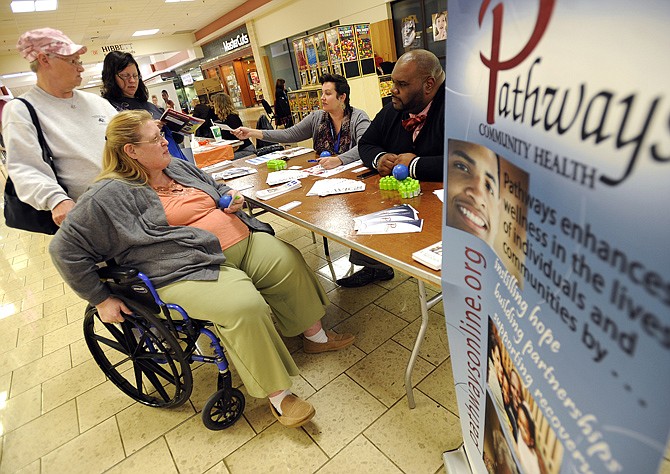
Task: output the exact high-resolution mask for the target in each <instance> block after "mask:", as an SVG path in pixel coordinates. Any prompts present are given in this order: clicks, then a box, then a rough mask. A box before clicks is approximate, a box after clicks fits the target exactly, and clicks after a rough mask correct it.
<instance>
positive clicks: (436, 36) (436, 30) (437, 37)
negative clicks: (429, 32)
mask: <svg viewBox="0 0 670 474" xmlns="http://www.w3.org/2000/svg"><path fill="white" fill-rule="evenodd" d="M432 19H433V41H445V40H446V39H447V24H448V20H449V16H448V12H447V11H446V10H445V11H443V12H438V13H433V16H432Z"/></svg>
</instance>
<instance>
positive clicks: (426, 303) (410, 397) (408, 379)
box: [405, 280, 442, 408]
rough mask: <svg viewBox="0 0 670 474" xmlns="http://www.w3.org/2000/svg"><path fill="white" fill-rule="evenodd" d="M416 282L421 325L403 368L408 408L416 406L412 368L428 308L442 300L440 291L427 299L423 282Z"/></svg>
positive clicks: (426, 318)
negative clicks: (404, 368)
mask: <svg viewBox="0 0 670 474" xmlns="http://www.w3.org/2000/svg"><path fill="white" fill-rule="evenodd" d="M418 282H419V303H420V304H421V327H420V328H419V333H418V334H417V335H416V341H414V348H413V349H412V355H410V357H409V362H408V363H407V369H406V370H405V391H406V392H407V403H408V404H409V407H410V408H414V407H415V406H416V403H415V402H414V393H413V392H412V371H413V370H414V364H415V363H416V358H417V357H418V356H419V350H420V349H421V343H422V342H423V338H424V337H425V336H426V329H428V310H429V309H430V308H432V307H433V306H435V305H436V304H437V303H439V302H440V301H442V293H439V294H437V295H435V296H433V297H432V298H431V299H430V300H429V299H428V297H427V296H426V286H425V284H424V283H423V281H421V280H418Z"/></svg>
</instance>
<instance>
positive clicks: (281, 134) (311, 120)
mask: <svg viewBox="0 0 670 474" xmlns="http://www.w3.org/2000/svg"><path fill="white" fill-rule="evenodd" d="M327 113H328V112H324V111H323V110H316V111H314V112H312V113H310V114H309V115H308V116H307V117H305V118H304V119H302V120H301V121H300V122H298V123H297V124H295V125H294V126H292V127H290V128H287V129H284V130H263V140H265V141H268V142H276V143H296V142H300V141H302V140H308V139H310V138H311V139H312V140H314V138H315V137H316V133H317V131H318V130H319V124H320V123H321V119H322V117H323V114H327ZM369 126H370V118H369V117H368V114H366V113H365V112H364V111H362V110H361V109H353V111H352V112H351V125H350V129H351V148H350V149H349V150H347V151H345V152H344V153H342V154H341V155H338V157H339V159H340V160H342V164H344V165H346V164H347V163H352V162H354V161H356V160H359V159H360V157H359V156H358V141H359V140H360V139H361V137H362V136H363V134H364V133H365V131H366V130H367V129H368V127H369Z"/></svg>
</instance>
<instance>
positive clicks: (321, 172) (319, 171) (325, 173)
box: [305, 160, 363, 178]
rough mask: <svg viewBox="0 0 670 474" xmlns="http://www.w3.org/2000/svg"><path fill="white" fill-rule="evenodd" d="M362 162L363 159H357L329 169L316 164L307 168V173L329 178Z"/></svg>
mask: <svg viewBox="0 0 670 474" xmlns="http://www.w3.org/2000/svg"><path fill="white" fill-rule="evenodd" d="M362 163H363V162H362V161H361V160H357V161H354V162H352V163H348V164H346V165H340V166H336V167H335V168H331V169H329V170H327V169H326V168H324V167H323V166H321V165H315V166H312V167H310V168H307V169H305V173H309V174H311V175H312V176H320V177H321V178H329V177H331V176H334V175H336V174H338V173H341V172H343V171H346V170H348V169H351V168H355V167H356V166H359V165H360V164H362Z"/></svg>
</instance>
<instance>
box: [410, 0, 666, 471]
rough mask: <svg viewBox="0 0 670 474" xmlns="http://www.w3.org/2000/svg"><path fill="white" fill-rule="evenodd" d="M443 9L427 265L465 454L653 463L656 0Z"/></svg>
mask: <svg viewBox="0 0 670 474" xmlns="http://www.w3.org/2000/svg"><path fill="white" fill-rule="evenodd" d="M449 16H450V17H451V18H450V19H451V21H450V22H449V23H450V27H449V38H448V40H447V65H448V66H447V96H446V104H447V106H446V121H445V123H446V131H445V139H446V143H445V149H447V150H448V157H447V164H446V166H445V169H446V172H445V189H446V196H445V206H444V207H445V213H446V216H445V219H444V223H445V226H444V228H443V254H442V255H443V262H442V264H443V267H442V268H443V271H442V279H443V294H444V305H445V315H446V324H447V332H448V336H449V347H450V352H451V357H452V366H453V372H454V383H455V387H456V394H457V399H458V408H459V413H460V419H461V428H462V432H463V441H464V446H465V451H466V452H467V458H468V460H469V463H470V467H471V470H472V471H473V472H476V473H485V472H489V473H531V474H535V473H541V474H545V473H547V474H567V473H617V472H635V473H655V472H657V470H658V468H659V465H660V462H661V460H662V458H663V455H664V452H665V447H666V443H667V440H668V433H669V432H670V410H668V409H667V398H668V393H670V378H668V376H667V374H668V367H669V366H670V252H669V251H668V250H667V240H668V235H670V210H669V209H670V207H669V206H668V205H667V203H668V202H670V186H668V183H669V182H670V89H669V88H668V77H670V56H669V55H668V54H667V51H666V49H667V48H666V46H665V44H662V43H663V42H662V41H659V37H658V35H653V34H648V33H649V32H654V31H655V32H662V31H666V30H667V25H668V24H670V3H668V2H667V1H664V0H641V1H639V2H636V3H631V2H627V1H626V2H624V1H622V0H609V1H605V0H593V1H591V2H581V1H578V0H504V1H496V2H491V1H490V0H477V1H472V2H450V3H449ZM435 21H436V18H433V24H434V27H433V28H434V32H435ZM403 34H404V32H403ZM613 71H622V73H621V74H615V73H613ZM623 72H625V73H623Z"/></svg>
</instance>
